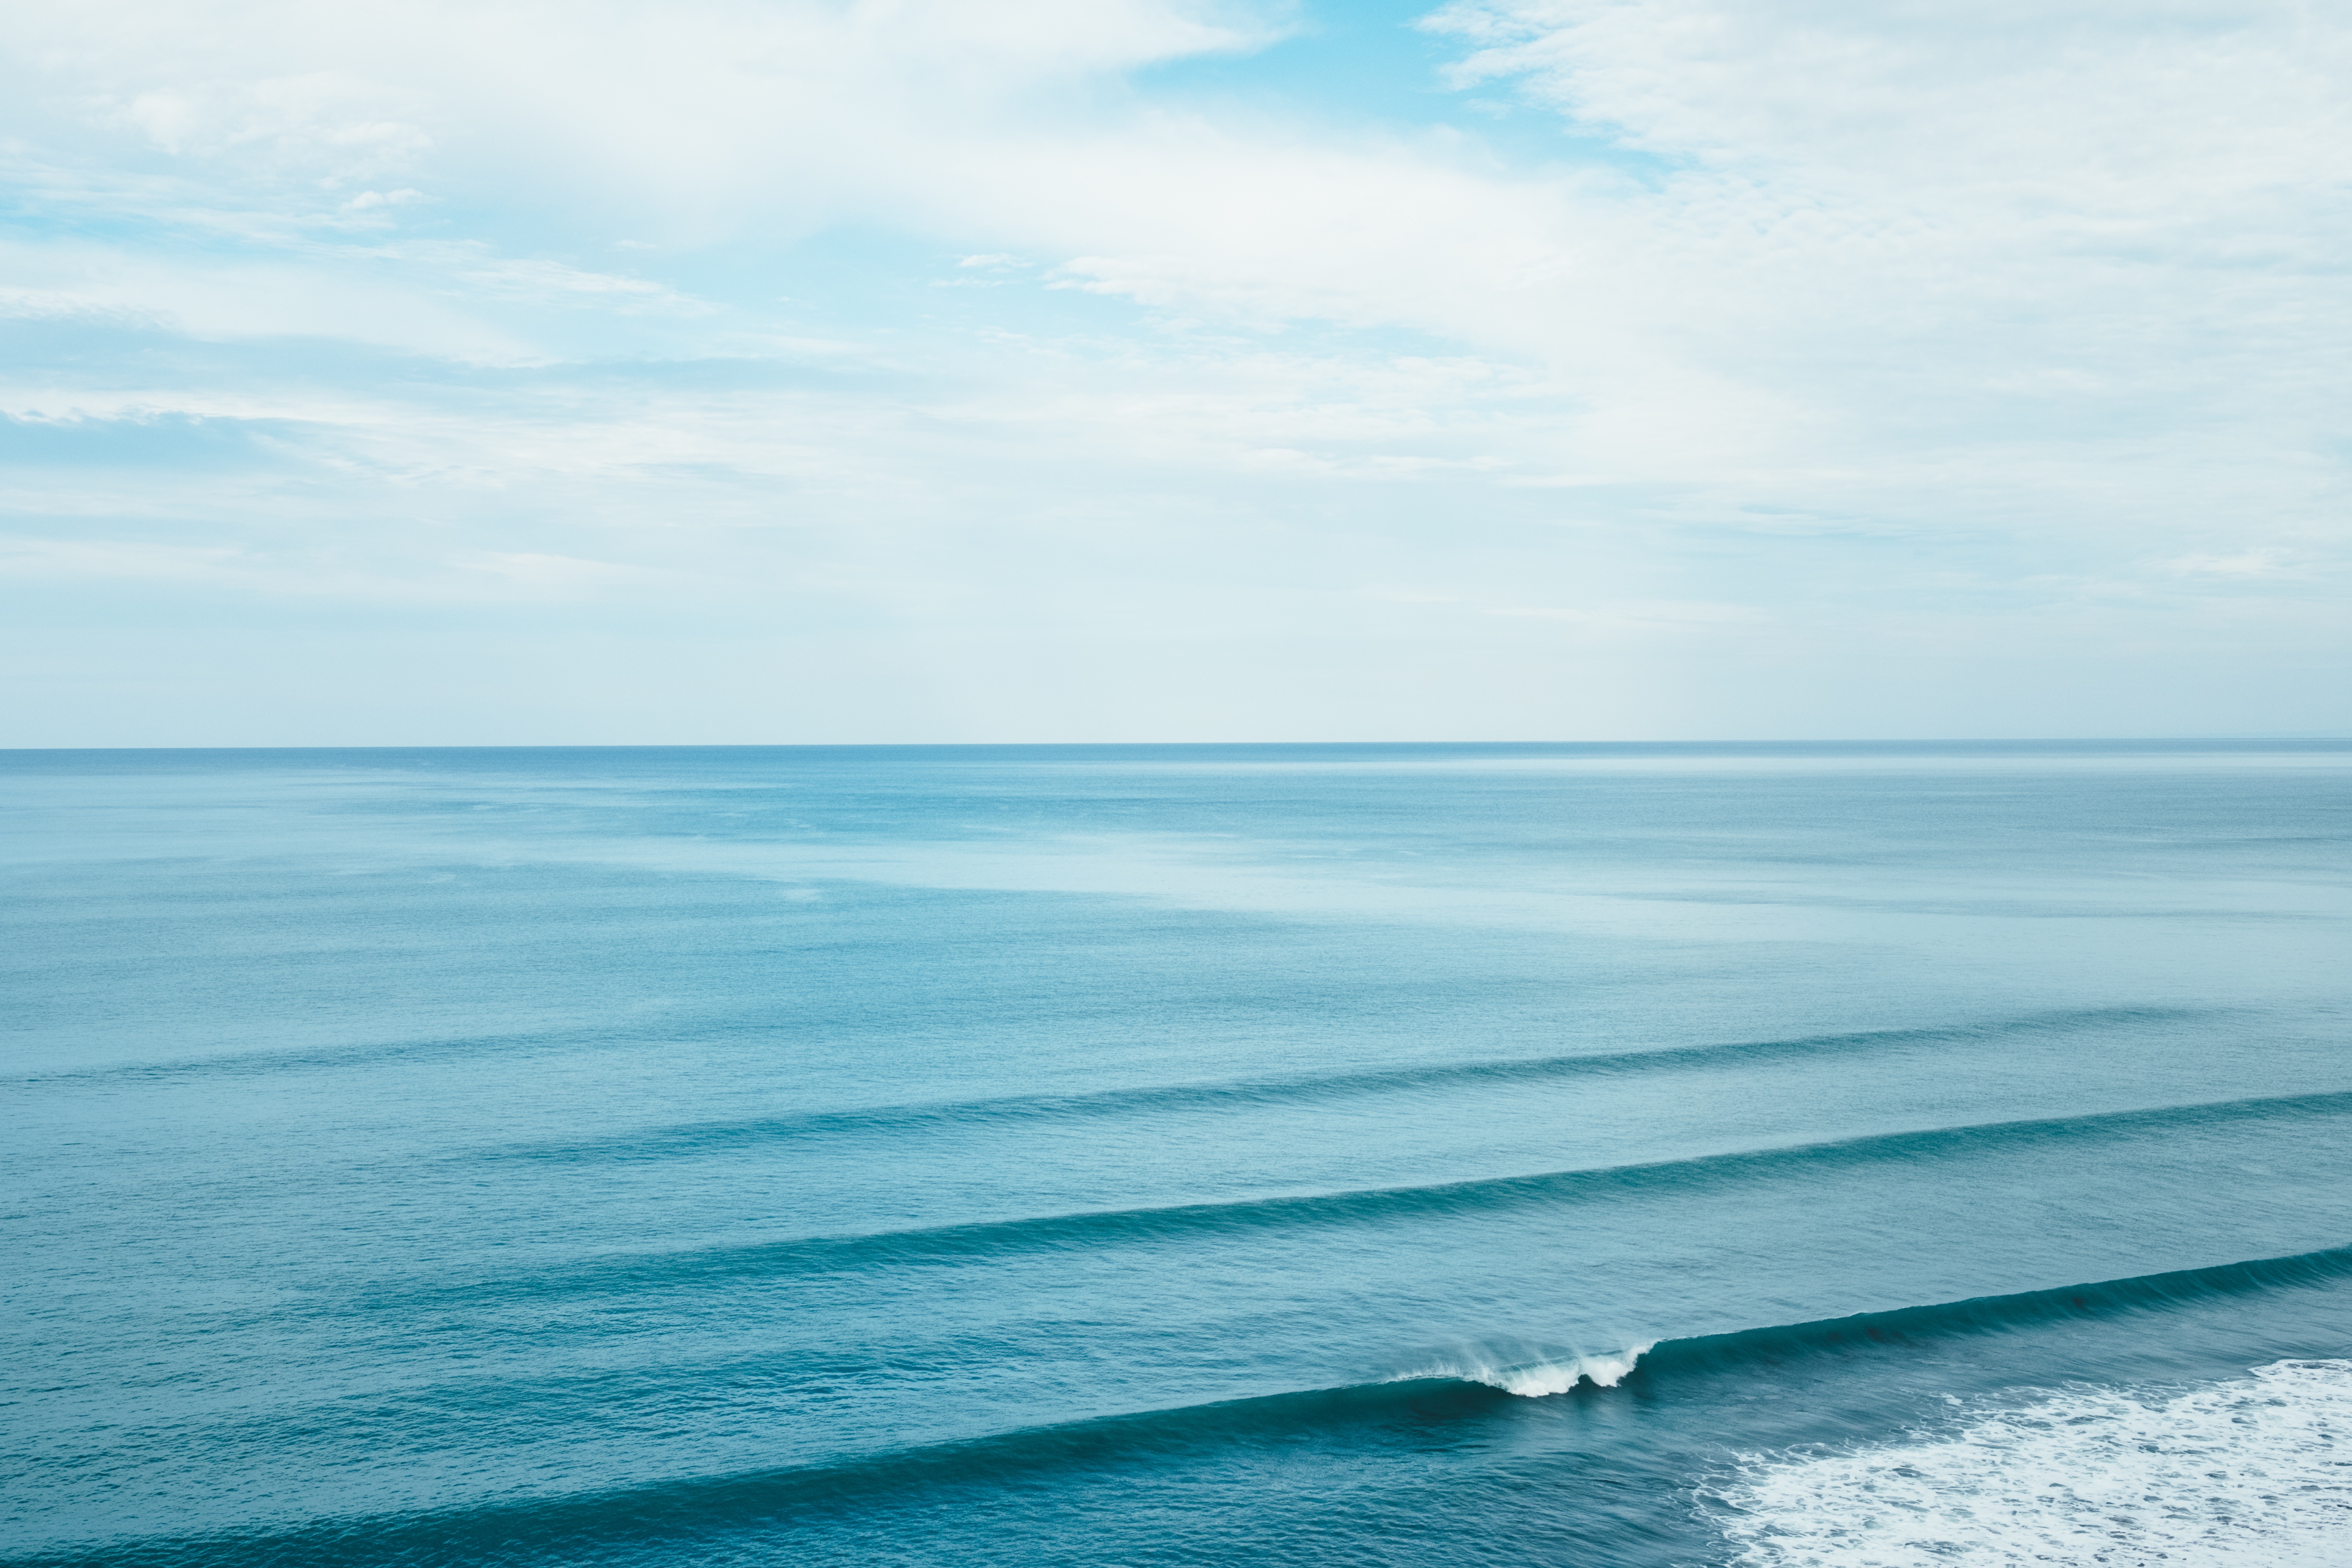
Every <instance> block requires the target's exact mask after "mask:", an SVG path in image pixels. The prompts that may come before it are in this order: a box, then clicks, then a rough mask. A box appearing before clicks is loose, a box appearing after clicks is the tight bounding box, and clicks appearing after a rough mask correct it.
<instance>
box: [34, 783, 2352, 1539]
mask: <svg viewBox="0 0 2352 1568" xmlns="http://www.w3.org/2000/svg"><path fill="white" fill-rule="evenodd" d="M2347 786H2352V743H2347V742H2320V741H2314V742H2231V743H2185V742H2183V743H2158V742H2149V743H2126V742H2102V743H2079V744H2075V743H2037V744H1949V745H1946V744H1906V745H1799V744H1787V745H1495V746H1471V745H1429V746H1412V745H1364V746H1338V745H1329V746H1326V745H1312V746H1310V745H1299V746H1165V747H1161V746H1105V747H948V748H889V747H875V748H837V749H836V748H793V747H779V748H751V747H747V748H719V749H685V748H681V749H611V750H511V751H502V750H480V751H465V750H417V751H391V750H386V751H345V750H338V751H242V752H236V751H223V752H7V753H0V795H5V823H6V828H7V831H6V837H5V921H6V923H5V946H4V947H0V963H5V976H6V998H7V1005H6V1008H5V1020H0V1021H5V1031H6V1034H5V1038H6V1050H5V1075H4V1076H5V1085H0V1093H5V1105H6V1127H7V1135H6V1138H5V1149H4V1150H0V1224H5V1230H0V1237H5V1260H6V1266H5V1282H0V1288H5V1293H6V1300H5V1321H0V1332H5V1343H0V1384H5V1393H0V1447H5V1477H6V1484H5V1514H0V1558H5V1561H6V1562H8V1563H18V1564H33V1563H40V1564H65V1563H87V1564H142V1565H146V1564H153V1565H158V1568H161V1565H166V1564H171V1565H180V1564H224V1565H226V1564H237V1565H246V1564H289V1565H291V1564H302V1565H313V1564H317V1565H335V1564H345V1563H350V1564H404V1565H428V1564H493V1563H495V1564H515V1565H534V1568H536V1565H541V1564H546V1565H553V1564H597V1565H607V1564H609V1565H613V1568H623V1565H626V1568H671V1565H685V1564H695V1565H722V1568H732V1565H738V1564H741V1565H750V1564H792V1565H794V1568H808V1565H830V1564H859V1565H866V1564H883V1565H891V1564H909V1565H912V1564H926V1565H928V1564H956V1565H961V1564H979V1565H998V1564H1002V1565H1005V1568H1014V1565H1019V1568H1032V1565H1034V1568H1079V1565H1086V1568H1103V1565H1113V1564H1120V1565H1126V1564H1171V1565H1172V1564H1188V1565H1189V1564H1226V1563H1232V1564H1252V1565H1267V1568H1276V1565H1292V1564H1299V1565H1303V1564H1317V1565H1324V1564H1329V1565H1339V1564H1347V1565H1349V1568H1356V1565H1366V1564H1370V1565H1389V1564H1393V1565H1397V1568H1420V1565H1430V1568H1436V1565H1441V1564H1444V1565H1452V1564H1465V1565H1468V1564H1478V1565H1496V1568H1501V1565H1517V1564H1530V1565H1532V1564H1546V1565H1570V1568H1604V1565H1619V1564H1624V1565H1634V1564H1639V1565H1643V1568H1663V1565H1667V1564H1678V1565H1701V1564H1726V1565H1728V1564H1742V1565H1748V1568H1797V1565H1800V1564H1804V1565H1822V1568H1862V1565H1864V1564H1868V1565H1872V1568H1931V1565H1932V1568H1951V1565H1953V1564H1967V1565H1979V1564H1993V1563H2001V1564H2008V1563H2036V1564H2075V1563H2083V1564H2088V1563H2100V1564H2106V1565H2108V1568H2136V1565H2140V1564H2156V1563H2162V1564H2166V1565H2167V1568H2183V1565H2189V1568H2195V1565H2200V1564H2221V1563H2230V1564H2241V1563H2242V1564H2250V1565H2252V1564H2259V1565H2265V1568H2267V1565H2273V1564H2321V1563H2338V1564H2340V1563H2352V1250H2347V1244H2352V1043H2348V1042H2347V1024H2352V787H2347Z"/></svg>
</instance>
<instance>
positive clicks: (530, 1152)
mask: <svg viewBox="0 0 2352 1568" xmlns="http://www.w3.org/2000/svg"><path fill="white" fill-rule="evenodd" d="M2229 1011H2231V1009H2223V1008H2187V1007H2095V1008H2080V1009H2075V1010H2073V1011H2068V1012H2055V1013H2033V1014H2027V1015H2024V1016H2019V1017H2013V1018H1999V1019H1991V1020H1988V1021H1985V1022H1982V1023H1977V1024H1962V1025H1947V1026H1936V1027H1931V1028H1910V1029H1870V1030H1862V1031H1857V1032H1852V1033H1845V1034H1829V1035H1798V1036H1791V1037H1787V1038H1783V1039H1771V1040H1743V1041H1733V1042H1728V1043H1724V1044H1717V1045H1706V1046H1670V1047H1660V1048H1657V1049H1654V1050H1624V1051H1601V1052H1588V1053H1581V1054H1563V1055H1557V1056H1547V1057H1508V1058H1492V1059H1486V1060H1481V1061H1467V1062H1442V1063H1432V1064H1428V1065H1425V1066H1417V1067H1403V1068H1380V1069H1375V1070H1371V1071H1365V1072H1348V1073H1301V1074H1294V1075H1289V1076H1286V1077H1278V1078H1259V1079H1220V1080H1213V1081H1209V1082H1203V1083H1175V1084H1150V1085H1141V1086H1138V1087H1135V1088H1131V1089H1100V1090H1096V1091H1093V1092H1090V1093H1082V1094H1056V1095H1045V1094H1032V1095H1000V1096H992V1097H989V1098H985V1099H977V1100H937V1101H926V1102H915V1103H908V1104H893V1105H877V1106H866V1107H856V1108H851V1109H845V1110H817V1111H808V1112H803V1113H798V1114H793V1115H784V1116H763V1117H747V1118H744V1119H741V1120H739V1121H712V1122H692V1123H687V1124H684V1125H681V1126H676V1127H666V1128H660V1129H657V1130H655V1131H646V1132H638V1133H629V1134H623V1135H620V1136H616V1137H612V1138H604V1139H596V1140H593V1141H573V1142H560V1143H527V1144H516V1145H512V1146H509V1147H507V1148H503V1149H497V1150H490V1151H486V1152H484V1153H483V1154H482V1155H478V1156H476V1157H478V1158H509V1159H531V1160H551V1161H572V1160H578V1161H593V1160H653V1159H662V1158H670V1157H676V1156H680V1155H692V1154H698V1153H708V1152H715V1151H718V1150H722V1149H732V1148H740V1147H743V1146H746V1145H757V1144H763V1143H770V1142H783V1141H793V1140H801V1139H814V1138H823V1137H828V1136H836V1135H843V1134H848V1135H856V1134H862V1133H869V1132H877V1131H906V1130H909V1129H917V1128H923V1127H932V1126H953V1125H971V1124H990V1123H1002V1122H1022V1121H1049V1120H1061V1119H1075V1118H1097V1117H1120V1116H1132V1115H1136V1114H1139V1113H1140V1114H1150V1113H1155V1112H1166V1111H1183V1110H1222V1109H1228V1108H1238V1107H1246V1106H1258V1105H1273V1104H1297V1103H1311V1102H1313V1101H1316V1100H1339V1099H1349V1098H1353V1097H1357V1096H1366V1095H1378V1094H1389V1093H1397V1092H1406V1091H1411V1090H1413V1089H1444V1088H1452V1087H1456V1086H1465V1085H1474V1084H1487V1083H1493V1084H1508V1083H1532V1082H1542V1081H1547V1080H1551V1079H1577V1078H1584V1077H1630V1076H1634V1075H1639V1074H1645V1073H1654V1072H1675V1071H1692V1070H1698V1069H1704V1068H1710V1067H1717V1066H1722V1065H1729V1064H1738V1065H1740V1066H1748V1065H1760V1064H1764V1063H1769V1062H1772V1061H1776V1060H1780V1059H1781V1058H1800V1057H1821V1056H1831V1055H1844V1054H1847V1053H1868V1052H1871V1051H1881V1050H1899V1049H1901V1048H1903V1047H1908V1046H1922V1045H1937V1044H1947V1043H1950V1042H1953V1041H1958V1040H1980V1039H1997V1038H2001V1037H2030V1036H2035V1035H2048V1034H2060V1033H2067V1032H2072V1031H2078V1030H2091V1029H2100V1028H2124V1027H2129V1026H2135V1025H2137V1026H2149V1025H2158V1024H2179V1023H2186V1022H2189V1021H2192V1020H2201V1019H2210V1018H2213V1017H2215V1016H2220V1015H2221V1014H2223V1013H2225V1012H2229Z"/></svg>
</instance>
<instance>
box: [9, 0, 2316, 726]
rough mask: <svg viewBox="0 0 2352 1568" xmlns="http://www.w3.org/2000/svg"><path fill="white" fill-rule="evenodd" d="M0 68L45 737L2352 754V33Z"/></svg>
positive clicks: (13, 469)
mask: <svg viewBox="0 0 2352 1568" xmlns="http://www.w3.org/2000/svg"><path fill="white" fill-rule="evenodd" d="M0 39H5V46H6V51H7V53H6V59H5V65H0V167H5V180H6V184H7V187H8V195H7V219H6V226H5V232H0V331H5V355H0V412H5V416H6V417H5V422H0V451H5V462H6V467H5V478H0V482H5V538H0V566H5V584H6V586H5V599H0V614H5V624H4V626H0V636H5V642H0V658H5V665H0V718H5V735H0V743H6V744H17V745H78V744H93V745H137V744H164V745H182V744H231V745H236V744H276V743H287V744H302V743H331V744H365V743H379V742H381V743H431V742H462V743H475V742H480V743H495V742H517V743H546V742H824V741H978V740H997V741H1055V740H1074V741H1083V740H1213V739H1230V740H1274V739H1303V740H1330V739H1431V740H1445V739H1638V738H1668V739H1671V738H1696V737H1751V736H1792V737H1832V736H1836V737H1849V736H1850V737H1873V736H1897V735H1900V736H1942V735H1994V736H2009V735H2017V736H2028V735H2139V734H2245V733H2256V732H2332V733H2341V732H2344V731H2347V730H2352V659H2347V653H2352V616H2347V614H2346V603H2345V600H2346V588H2347V484H2346V478H2347V456H2352V443H2347V416H2352V397H2347V391H2352V388H2347V382H2352V372H2347V367H2352V330H2347V329H2352V9H2347V8H2345V7H2342V6H2332V5H2305V4H2286V3H2275V4H2274V3H2270V0H2229V3H2227V4H2221V3H2210V4H2176V3H2168V0H2116V3H2107V0H2056V3H2054V4H2053V3H2052V0H2032V3H2024V0H1974V3H1972V4H1968V5H1961V4H1957V3H1947V4H1941V5H1921V4H1916V3H1913V0H1902V3H1896V0H1882V3H1878V4H1869V3H1864V0H1846V3H1841V4H1830V3H1807V0H1528V3H1518V4H1514V3H1498V4H1491V5H1481V4H1463V5H1451V6H1448V7H1446V8H1444V9H1441V10H1437V11H1434V12H1431V11H1428V10H1426V9H1425V8H1424V7H1422V6H1416V5H1387V4H1379V3H1372V0H1365V3H1359V4H1348V5H1342V4H1312V5H1273V4H1269V5H1247V4H1234V5H1203V4H1182V3H1177V0H1157V3H1155V0H938V3H923V0H902V3H897V4H864V3H860V4H824V3H814V0H811V3H798V0H662V3H660V4H653V3H650V0H645V3H638V4H617V3H606V0H560V3H558V0H546V3H537V0H451V3H443V0H400V3H398V4H389V3H382V0H354V3H348V4H339V5H321V4H319V3H317V0H301V3H299V4H281V3H274V0H245V3H237V0H159V3H153V4H133V3H126V0H75V3H74V4H71V5H48V6H41V7H35V6H32V5H16V6H12V7H10V8H9V12H8V16H7V17H6V20H5V23H0Z"/></svg>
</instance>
